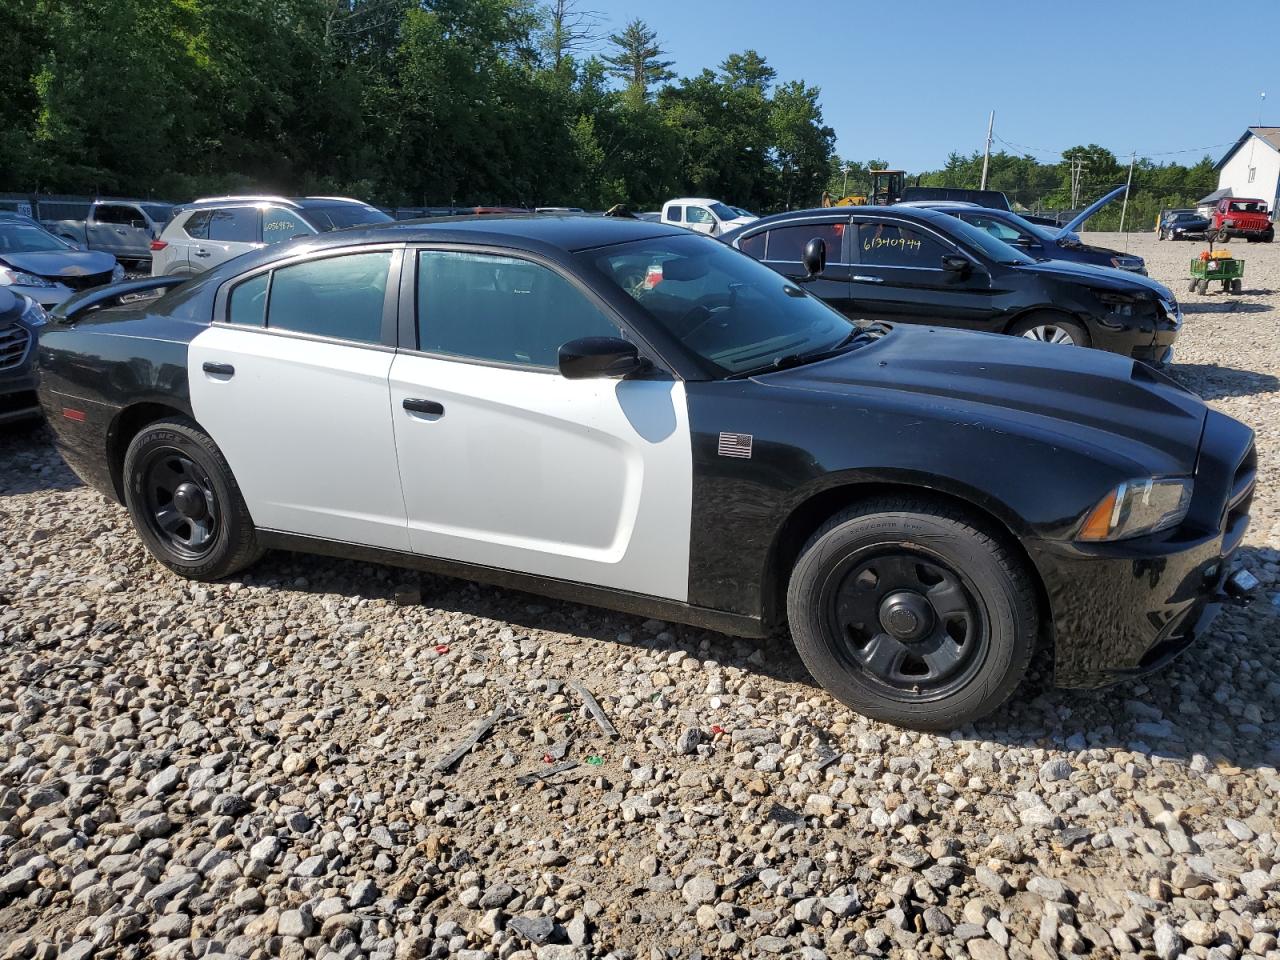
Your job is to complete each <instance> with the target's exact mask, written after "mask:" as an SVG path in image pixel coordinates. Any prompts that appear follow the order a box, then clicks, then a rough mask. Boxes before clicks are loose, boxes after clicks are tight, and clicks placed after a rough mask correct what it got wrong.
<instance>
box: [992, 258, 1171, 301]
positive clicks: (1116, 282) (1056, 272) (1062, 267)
mask: <svg viewBox="0 0 1280 960" xmlns="http://www.w3.org/2000/svg"><path fill="white" fill-rule="evenodd" d="M1017 269H1018V270H1025V271H1028V272H1031V273H1038V274H1040V275H1042V276H1045V277H1049V278H1051V279H1055V280H1067V281H1071V282H1073V283H1081V284H1084V285H1085V286H1087V287H1094V288H1096V289H1100V290H1115V291H1117V292H1119V293H1128V294H1135V293H1138V292H1139V288H1140V289H1141V290H1143V291H1146V292H1147V293H1150V294H1152V295H1153V296H1156V297H1159V298H1160V299H1162V300H1167V301H1169V302H1170V303H1173V302H1175V298H1174V296H1173V291H1172V290H1170V289H1169V288H1168V287H1166V286H1165V285H1164V284H1163V283H1159V282H1158V281H1155V280H1152V279H1151V278H1150V277H1144V276H1141V275H1140V274H1135V273H1133V272H1132V271H1129V270H1117V269H1116V268H1115V267H1100V266H1097V265H1096V264H1092V263H1080V262H1078V261H1075V260H1037V261H1036V262H1035V263H1027V264H1019V265H1018V267H1017Z"/></svg>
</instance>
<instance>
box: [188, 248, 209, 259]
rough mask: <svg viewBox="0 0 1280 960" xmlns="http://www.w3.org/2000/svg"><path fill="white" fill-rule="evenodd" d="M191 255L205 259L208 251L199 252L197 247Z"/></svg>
mask: <svg viewBox="0 0 1280 960" xmlns="http://www.w3.org/2000/svg"><path fill="white" fill-rule="evenodd" d="M191 255H192V256H193V257H207V256H208V255H209V251H208V250H201V249H200V248H199V247H197V248H196V249H195V250H193V251H192V252H191Z"/></svg>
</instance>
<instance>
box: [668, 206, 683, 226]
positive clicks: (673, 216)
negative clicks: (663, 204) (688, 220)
mask: <svg viewBox="0 0 1280 960" xmlns="http://www.w3.org/2000/svg"><path fill="white" fill-rule="evenodd" d="M667 219H668V220H670V221H671V222H672V223H681V222H682V221H683V220H684V207H667Z"/></svg>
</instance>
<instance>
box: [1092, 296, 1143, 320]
mask: <svg viewBox="0 0 1280 960" xmlns="http://www.w3.org/2000/svg"><path fill="white" fill-rule="evenodd" d="M1098 299H1099V300H1101V301H1102V302H1103V303H1105V304H1106V305H1107V312H1108V313H1111V314H1114V315H1115V316H1117V317H1131V316H1133V302H1134V298H1133V297H1131V296H1128V295H1127V294H1123V293H1111V292H1108V291H1099V292H1098Z"/></svg>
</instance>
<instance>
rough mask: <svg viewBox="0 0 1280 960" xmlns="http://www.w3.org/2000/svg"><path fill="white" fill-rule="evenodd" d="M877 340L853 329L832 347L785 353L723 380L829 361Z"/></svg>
mask: <svg viewBox="0 0 1280 960" xmlns="http://www.w3.org/2000/svg"><path fill="white" fill-rule="evenodd" d="M878 339H879V336H878V335H875V334H872V333H869V332H868V331H867V330H865V329H863V328H861V327H854V328H853V330H852V331H851V332H850V334H849V335H848V336H847V337H845V338H844V339H843V340H841V341H840V342H839V343H837V344H836V345H835V346H834V347H828V348H827V349H826V350H817V351H814V352H813V353H785V354H783V355H782V356H779V357H774V358H773V360H771V361H770V362H769V363H767V364H765V365H764V366H762V367H754V368H752V369H750V370H742V371H740V372H738V373H733V374H730V375H729V376H728V377H726V378H725V379H727V380H742V379H745V378H747V377H754V376H756V375H758V374H761V373H773V372H774V371H777V370H789V369H790V368H792V367H799V366H803V365H804V364H806V363H815V362H817V361H818V360H829V359H830V358H832V357H834V356H837V355H839V354H841V353H844V351H845V349H846V348H848V347H851V346H853V345H854V344H855V343H858V342H859V341H861V340H865V341H866V342H868V343H869V342H871V341H872V340H878Z"/></svg>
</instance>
